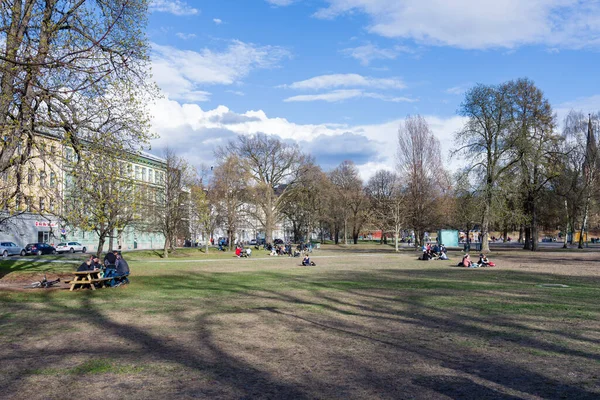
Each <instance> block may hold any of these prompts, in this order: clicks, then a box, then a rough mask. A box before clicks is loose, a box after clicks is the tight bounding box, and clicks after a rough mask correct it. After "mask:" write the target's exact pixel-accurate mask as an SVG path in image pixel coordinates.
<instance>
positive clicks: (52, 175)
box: [50, 172, 56, 188]
mask: <svg viewBox="0 0 600 400" xmlns="http://www.w3.org/2000/svg"><path fill="white" fill-rule="evenodd" d="M54 186H56V174H55V173H54V172H50V187H52V188H53V187H54Z"/></svg>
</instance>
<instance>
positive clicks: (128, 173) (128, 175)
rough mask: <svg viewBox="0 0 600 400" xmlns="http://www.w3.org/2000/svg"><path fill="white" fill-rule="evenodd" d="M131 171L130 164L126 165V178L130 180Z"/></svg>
mask: <svg viewBox="0 0 600 400" xmlns="http://www.w3.org/2000/svg"><path fill="white" fill-rule="evenodd" d="M131 174H132V170H131V164H127V177H128V178H131V177H132V175H131Z"/></svg>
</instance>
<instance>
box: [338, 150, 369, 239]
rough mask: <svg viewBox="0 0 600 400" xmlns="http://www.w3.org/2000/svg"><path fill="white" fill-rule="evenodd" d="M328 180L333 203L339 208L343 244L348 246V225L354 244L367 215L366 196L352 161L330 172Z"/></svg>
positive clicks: (345, 162) (343, 163)
mask: <svg viewBox="0 0 600 400" xmlns="http://www.w3.org/2000/svg"><path fill="white" fill-rule="evenodd" d="M329 179H330V180H331V183H332V184H333V194H334V200H333V201H335V202H336V203H337V204H338V205H339V206H340V207H341V215H340V217H341V218H342V220H343V226H344V244H348V225H350V226H351V227H352V239H353V241H354V244H356V243H357V242H358V236H359V234H360V230H361V228H362V226H363V224H364V223H365V221H366V219H367V213H368V207H367V196H366V195H365V192H364V190H363V182H362V180H361V179H360V176H359V174H358V168H356V165H354V163H353V162H352V161H344V162H342V163H341V164H340V165H339V166H338V167H337V168H336V169H334V170H333V171H331V173H330V174H329Z"/></svg>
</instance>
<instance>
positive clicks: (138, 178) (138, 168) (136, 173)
mask: <svg viewBox="0 0 600 400" xmlns="http://www.w3.org/2000/svg"><path fill="white" fill-rule="evenodd" d="M135 179H137V180H138V181H139V180H140V167H139V166H138V165H136V166H135Z"/></svg>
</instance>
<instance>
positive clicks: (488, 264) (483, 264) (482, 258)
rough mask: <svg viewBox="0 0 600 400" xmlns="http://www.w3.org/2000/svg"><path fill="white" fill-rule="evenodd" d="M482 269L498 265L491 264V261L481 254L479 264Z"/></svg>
mask: <svg viewBox="0 0 600 400" xmlns="http://www.w3.org/2000/svg"><path fill="white" fill-rule="evenodd" d="M478 264H479V266H480V267H495V266H496V264H494V263H493V262H491V261H490V260H488V258H487V257H486V255H485V254H483V253H481V254H480V255H479V262H478Z"/></svg>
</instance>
